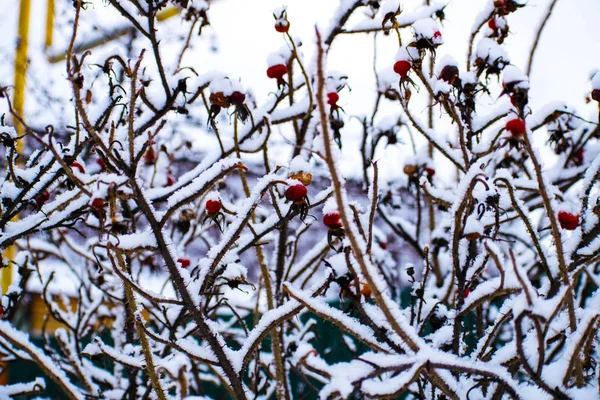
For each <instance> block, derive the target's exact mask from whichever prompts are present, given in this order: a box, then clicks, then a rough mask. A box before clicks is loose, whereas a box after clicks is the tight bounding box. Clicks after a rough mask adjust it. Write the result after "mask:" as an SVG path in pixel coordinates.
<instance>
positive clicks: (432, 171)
mask: <svg viewBox="0 0 600 400" xmlns="http://www.w3.org/2000/svg"><path fill="white" fill-rule="evenodd" d="M425 173H426V174H427V175H429V176H434V175H435V169H433V168H430V167H427V168H425Z"/></svg>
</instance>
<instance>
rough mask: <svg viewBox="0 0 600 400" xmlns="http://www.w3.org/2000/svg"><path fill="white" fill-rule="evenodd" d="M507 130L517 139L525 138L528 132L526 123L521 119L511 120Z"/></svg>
mask: <svg viewBox="0 0 600 400" xmlns="http://www.w3.org/2000/svg"><path fill="white" fill-rule="evenodd" d="M506 130H507V131H509V132H510V133H511V135H513V136H515V137H518V136H523V134H524V133H525V130H526V129H525V122H524V121H523V120H522V119H520V118H517V119H513V120H510V121H508V122H507V123H506Z"/></svg>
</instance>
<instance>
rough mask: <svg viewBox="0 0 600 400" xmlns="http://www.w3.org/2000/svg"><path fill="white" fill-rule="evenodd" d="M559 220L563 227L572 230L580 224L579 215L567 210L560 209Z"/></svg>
mask: <svg viewBox="0 0 600 400" xmlns="http://www.w3.org/2000/svg"><path fill="white" fill-rule="evenodd" d="M558 222H559V223H560V226H561V227H562V228H563V229H566V230H568V231H572V230H574V229H576V228H577V227H578V226H579V215H575V214H571V213H570V212H566V211H559V213H558Z"/></svg>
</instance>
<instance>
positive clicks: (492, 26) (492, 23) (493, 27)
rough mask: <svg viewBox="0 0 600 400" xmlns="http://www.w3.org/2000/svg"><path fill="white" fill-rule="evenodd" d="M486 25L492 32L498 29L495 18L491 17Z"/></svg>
mask: <svg viewBox="0 0 600 400" xmlns="http://www.w3.org/2000/svg"><path fill="white" fill-rule="evenodd" d="M488 27H489V28H490V29H491V30H493V31H494V32H495V31H497V30H498V25H497V24H496V18H492V19H490V20H489V21H488Z"/></svg>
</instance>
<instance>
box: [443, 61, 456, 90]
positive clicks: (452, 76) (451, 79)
mask: <svg viewBox="0 0 600 400" xmlns="http://www.w3.org/2000/svg"><path fill="white" fill-rule="evenodd" d="M440 78H441V79H442V80H443V81H444V82H447V83H449V84H451V85H454V83H455V82H457V80H458V68H457V67H456V66H454V65H446V66H445V67H444V68H442V72H440Z"/></svg>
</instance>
